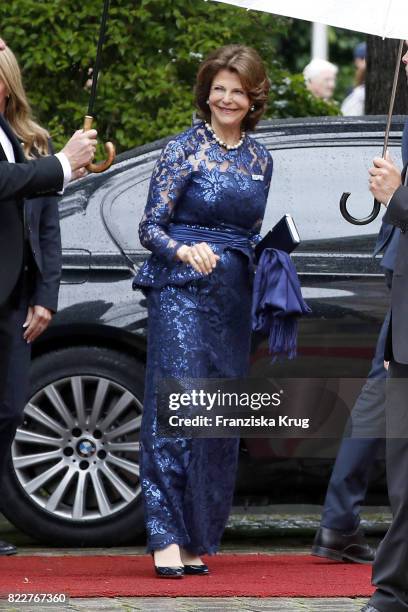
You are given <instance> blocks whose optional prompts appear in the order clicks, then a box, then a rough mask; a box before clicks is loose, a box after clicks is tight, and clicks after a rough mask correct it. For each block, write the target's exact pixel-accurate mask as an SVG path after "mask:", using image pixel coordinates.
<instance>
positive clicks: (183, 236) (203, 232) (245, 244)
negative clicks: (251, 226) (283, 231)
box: [167, 223, 252, 249]
mask: <svg viewBox="0 0 408 612" xmlns="http://www.w3.org/2000/svg"><path fill="white" fill-rule="evenodd" d="M167 233H168V235H169V236H170V238H173V239H174V240H178V241H179V242H211V243H212V244H219V245H229V246H232V247H237V248H243V249H251V248H252V247H251V242H250V240H249V237H250V232H248V231H245V230H242V231H240V230H239V229H235V228H225V229H224V228H223V229H220V228H218V227H203V226H197V225H186V224H183V223H172V224H170V225H169V227H168V230H167Z"/></svg>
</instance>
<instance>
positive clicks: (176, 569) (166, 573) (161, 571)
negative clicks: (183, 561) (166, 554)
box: [151, 553, 184, 578]
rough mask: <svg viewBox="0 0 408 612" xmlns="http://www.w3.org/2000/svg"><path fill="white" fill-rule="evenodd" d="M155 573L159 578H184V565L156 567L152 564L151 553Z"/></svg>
mask: <svg viewBox="0 0 408 612" xmlns="http://www.w3.org/2000/svg"><path fill="white" fill-rule="evenodd" d="M151 555H152V558H153V565H154V569H155V572H156V574H157V576H159V578H182V577H183V576H184V565H176V566H172V567H171V566H166V565H156V564H155V562H154V553H151Z"/></svg>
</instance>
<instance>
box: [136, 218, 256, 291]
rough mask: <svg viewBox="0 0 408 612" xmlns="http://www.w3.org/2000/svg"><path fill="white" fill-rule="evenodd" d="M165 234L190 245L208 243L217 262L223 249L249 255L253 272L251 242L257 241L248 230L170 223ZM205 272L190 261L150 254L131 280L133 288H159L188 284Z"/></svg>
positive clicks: (201, 276) (220, 262) (221, 257)
mask: <svg viewBox="0 0 408 612" xmlns="http://www.w3.org/2000/svg"><path fill="white" fill-rule="evenodd" d="M168 235H169V236H170V237H171V238H172V239H174V240H176V241H178V242H180V241H182V244H187V245H192V244H194V243H198V242H207V244H209V246H210V247H211V248H212V250H213V252H214V253H215V254H216V255H219V257H220V260H219V262H218V264H217V265H222V263H223V253H224V251H225V250H227V249H228V250H233V251H239V252H241V253H242V254H243V255H245V256H246V257H247V258H248V266H249V270H250V272H251V273H252V272H254V263H253V244H254V243H256V239H255V240H254V236H253V235H252V234H251V233H250V232H247V231H242V230H241V231H240V230H239V229H238V228H228V227H203V226H199V225H190V226H188V225H181V224H180V225H177V224H172V225H170V226H169V229H168ZM203 277H204V275H203V274H201V273H200V272H197V271H196V270H194V268H193V267H192V266H190V265H189V264H185V263H183V262H182V261H178V260H175V259H174V260H173V261H169V260H168V259H167V258H163V257H160V256H158V255H155V254H151V255H150V257H148V259H147V260H146V261H145V262H144V263H143V265H142V267H141V268H140V270H139V271H138V273H137V274H136V276H135V278H134V280H133V285H132V287H133V289H134V290H135V289H139V288H140V289H142V290H143V289H144V288H147V287H153V288H155V289H162V288H163V287H165V286H166V285H174V286H176V287H182V286H184V285H186V284H187V283H190V282H193V281H197V280H199V279H201V278H203Z"/></svg>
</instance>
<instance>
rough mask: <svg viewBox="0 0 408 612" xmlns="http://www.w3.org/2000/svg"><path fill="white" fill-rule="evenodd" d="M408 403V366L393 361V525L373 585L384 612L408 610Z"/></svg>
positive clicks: (389, 405)
mask: <svg viewBox="0 0 408 612" xmlns="http://www.w3.org/2000/svg"><path fill="white" fill-rule="evenodd" d="M407 402H408V365H403V364H400V363H396V362H395V361H391V363H390V368H389V379H388V381H387V402H386V421H387V440H386V462H387V483H388V495H389V498H390V505H391V511H392V522H391V526H390V528H389V529H388V531H387V533H386V535H385V537H384V539H383V540H382V542H381V544H380V546H379V548H378V551H377V555H376V558H375V563H374V566H373V584H374V585H375V586H376V587H377V590H376V592H375V593H374V595H373V596H372V598H371V603H372V605H373V606H375V607H376V608H378V610H380V612H406V611H407V610H408V484H407V481H408V410H407ZM397 436H398V437H397ZM402 436H403V437H402Z"/></svg>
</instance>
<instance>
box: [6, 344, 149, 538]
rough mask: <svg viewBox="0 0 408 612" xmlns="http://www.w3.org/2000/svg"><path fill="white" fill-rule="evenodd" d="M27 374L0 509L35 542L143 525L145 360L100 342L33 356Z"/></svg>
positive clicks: (125, 533)
mask: <svg viewBox="0 0 408 612" xmlns="http://www.w3.org/2000/svg"><path fill="white" fill-rule="evenodd" d="M31 380H32V381H33V383H32V389H31V397H30V400H29V402H28V404H27V406H26V407H25V410H24V422H23V423H22V424H21V426H20V427H19V429H18V430H17V433H16V437H15V440H14V442H13V445H12V451H11V461H10V463H9V466H8V469H7V473H6V476H5V481H4V497H3V500H7V501H6V503H3V504H2V505H3V506H4V508H3V509H2V510H3V513H4V514H5V516H6V517H7V518H8V519H9V520H10V521H11V522H12V523H13V524H14V525H16V526H17V527H18V528H20V529H21V530H23V531H24V532H26V533H28V534H29V535H30V536H32V537H34V538H36V539H38V540H40V541H42V542H47V543H53V544H58V545H69V546H115V545H120V544H124V543H129V542H131V541H132V540H134V538H136V537H137V536H140V535H141V534H142V533H143V510H142V503H141V501H142V500H141V489H140V479H139V434H140V424H141V414H142V397H143V386H144V366H143V364H141V363H140V362H139V361H137V360H136V359H134V358H132V357H130V356H129V355H127V354H122V353H120V352H117V351H113V350H108V349H105V348H100V347H88V346H83V347H70V348H66V349H63V350H58V351H55V352H52V353H48V354H46V355H43V356H41V357H39V358H37V359H35V360H34V361H33V364H32V370H31Z"/></svg>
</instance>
